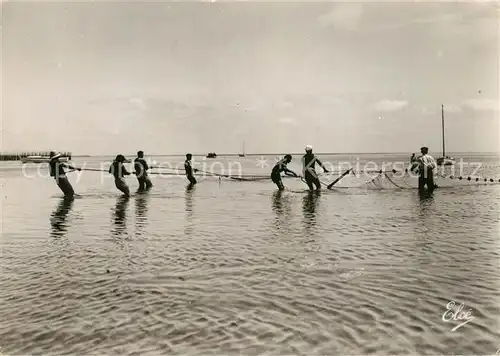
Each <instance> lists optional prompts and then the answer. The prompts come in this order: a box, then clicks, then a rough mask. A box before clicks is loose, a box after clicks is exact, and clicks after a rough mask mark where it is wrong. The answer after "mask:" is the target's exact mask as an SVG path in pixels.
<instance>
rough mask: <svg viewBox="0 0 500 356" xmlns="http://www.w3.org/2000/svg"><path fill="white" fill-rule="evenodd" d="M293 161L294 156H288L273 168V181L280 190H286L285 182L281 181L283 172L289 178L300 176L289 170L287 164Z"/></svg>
mask: <svg viewBox="0 0 500 356" xmlns="http://www.w3.org/2000/svg"><path fill="white" fill-rule="evenodd" d="M291 161H292V156H291V155H289V154H287V155H285V157H284V158H283V159H281V160H279V161H278V162H277V163H276V164H275V165H274V167H273V170H272V171H271V180H272V181H273V182H274V184H276V185H277V186H278V189H279V190H284V189H285V186H284V185H283V182H282V181H281V174H280V173H281V172H285V174H286V175H287V176H291V177H298V175H297V174H296V173H295V172H292V171H291V170H289V169H288V168H287V166H286V165H287V164H288V163H290V162H291Z"/></svg>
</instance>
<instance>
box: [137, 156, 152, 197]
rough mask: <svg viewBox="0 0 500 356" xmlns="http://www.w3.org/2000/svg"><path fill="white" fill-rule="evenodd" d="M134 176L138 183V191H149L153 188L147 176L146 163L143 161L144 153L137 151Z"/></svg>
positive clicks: (147, 167)
mask: <svg viewBox="0 0 500 356" xmlns="http://www.w3.org/2000/svg"><path fill="white" fill-rule="evenodd" d="M134 168H135V175H136V177H137V181H138V182H139V191H144V190H147V189H150V188H151V187H152V186H153V183H151V179H149V176H148V169H149V166H148V163H147V162H146V160H145V159H144V152H143V151H138V152H137V158H136V159H135V160H134Z"/></svg>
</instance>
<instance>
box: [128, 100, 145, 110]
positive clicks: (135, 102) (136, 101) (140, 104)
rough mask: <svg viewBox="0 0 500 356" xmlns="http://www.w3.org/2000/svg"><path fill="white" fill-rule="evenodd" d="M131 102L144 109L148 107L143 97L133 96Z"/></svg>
mask: <svg viewBox="0 0 500 356" xmlns="http://www.w3.org/2000/svg"><path fill="white" fill-rule="evenodd" d="M129 102H130V104H132V105H134V106H136V107H138V108H139V109H143V110H145V109H146V108H147V107H146V104H145V103H144V100H142V99H141V98H132V99H130V100H129Z"/></svg>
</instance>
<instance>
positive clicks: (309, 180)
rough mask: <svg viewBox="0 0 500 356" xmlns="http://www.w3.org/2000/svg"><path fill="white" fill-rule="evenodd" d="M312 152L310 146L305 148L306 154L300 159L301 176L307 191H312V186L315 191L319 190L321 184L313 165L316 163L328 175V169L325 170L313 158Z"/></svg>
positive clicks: (318, 161)
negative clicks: (314, 187)
mask: <svg viewBox="0 0 500 356" xmlns="http://www.w3.org/2000/svg"><path fill="white" fill-rule="evenodd" d="M312 150H313V149H312V146H311V145H307V146H306V154H305V155H304V156H303V157H302V165H303V176H304V178H305V180H306V184H307V186H308V187H309V190H313V184H314V185H315V186H316V190H321V182H320V181H319V178H318V174H317V173H316V169H315V164H316V162H317V163H318V164H319V165H320V166H321V168H323V171H324V172H325V173H328V169H326V168H325V166H324V165H323V163H321V161H320V160H319V159H317V158H316V157H315V156H314V154H313V152H312Z"/></svg>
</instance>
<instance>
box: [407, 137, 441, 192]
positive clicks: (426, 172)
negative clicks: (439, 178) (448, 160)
mask: <svg viewBox="0 0 500 356" xmlns="http://www.w3.org/2000/svg"><path fill="white" fill-rule="evenodd" d="M428 152H429V149H428V148H427V147H422V148H421V149H420V153H422V155H421V156H418V157H417V158H416V159H415V161H414V162H413V165H412V168H411V171H414V170H415V169H416V168H418V172H419V177H418V189H419V190H420V191H421V190H423V189H424V188H425V186H426V185H427V190H428V191H429V192H432V191H433V190H434V188H436V187H437V186H436V185H435V184H434V169H436V168H437V164H436V161H435V160H434V158H433V157H432V156H431V155H429V154H428Z"/></svg>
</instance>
